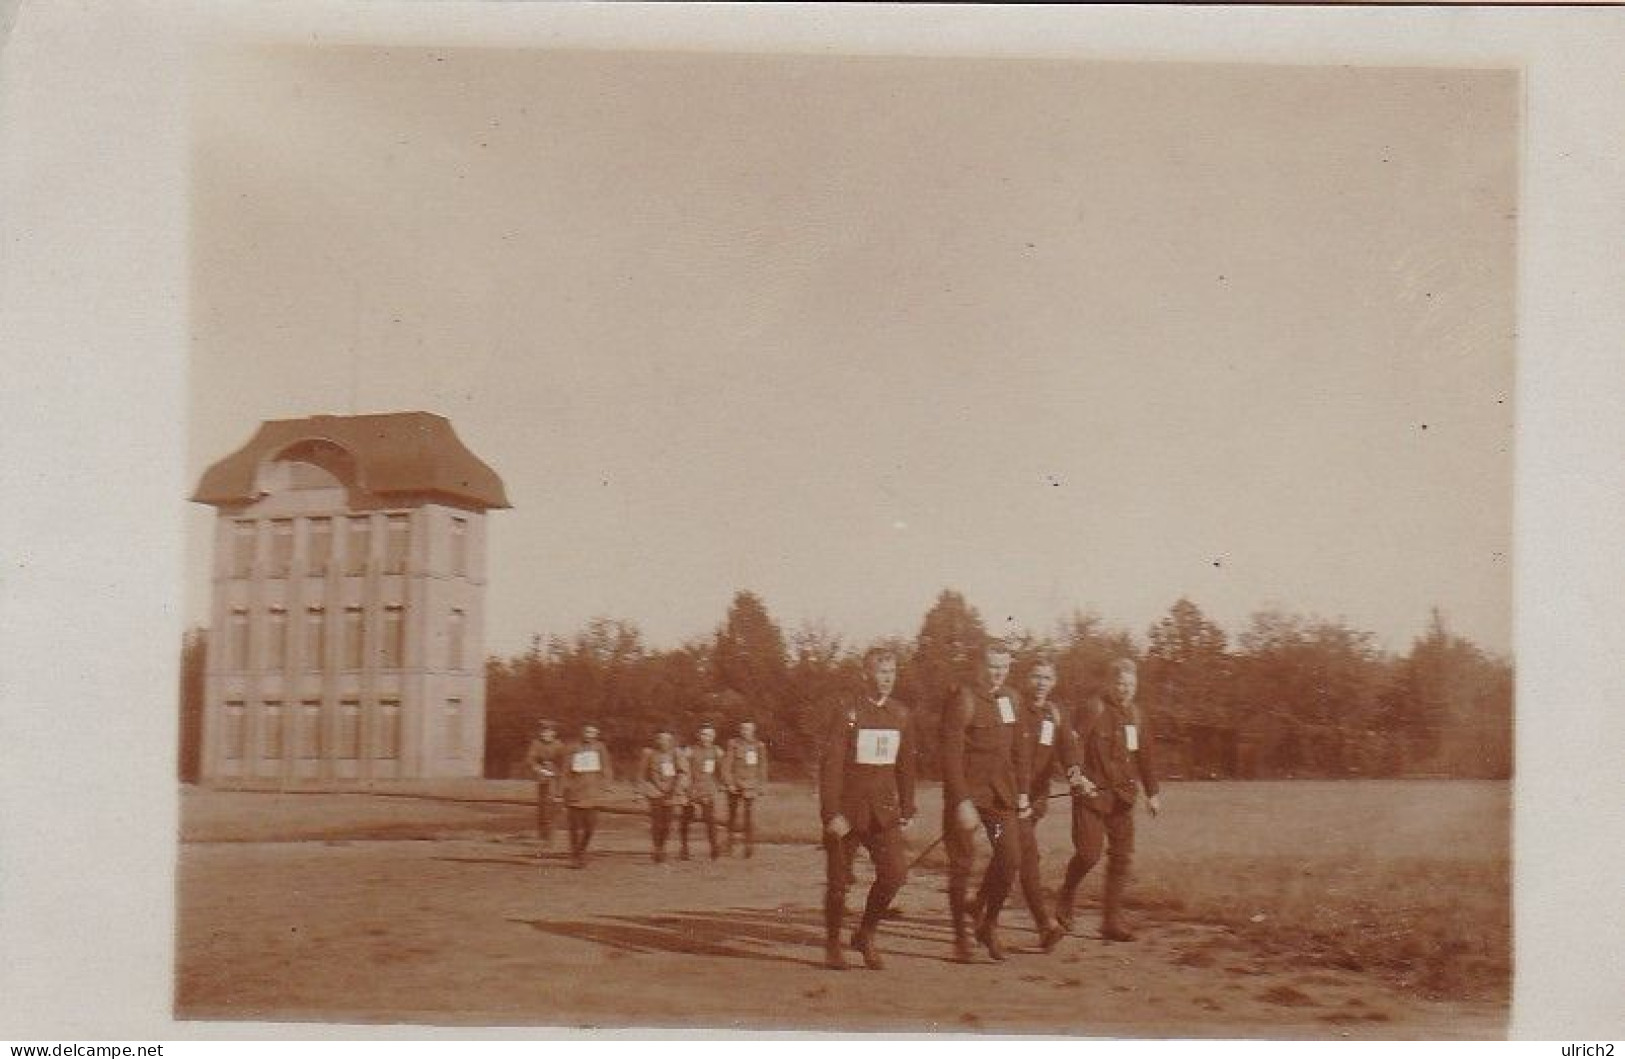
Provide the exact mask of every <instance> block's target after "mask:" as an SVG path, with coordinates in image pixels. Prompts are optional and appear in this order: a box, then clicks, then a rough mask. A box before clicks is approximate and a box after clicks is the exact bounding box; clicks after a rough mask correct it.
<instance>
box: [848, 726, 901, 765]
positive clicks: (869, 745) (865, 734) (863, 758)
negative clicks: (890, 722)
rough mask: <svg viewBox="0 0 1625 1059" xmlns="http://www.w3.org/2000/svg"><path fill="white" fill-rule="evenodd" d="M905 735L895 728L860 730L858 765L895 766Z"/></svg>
mask: <svg viewBox="0 0 1625 1059" xmlns="http://www.w3.org/2000/svg"><path fill="white" fill-rule="evenodd" d="M902 741H903V733H901V732H899V731H898V730H897V729H895V728H859V729H858V764H860V765H894V764H896V763H897V747H898V744H900V743H901V742H902Z"/></svg>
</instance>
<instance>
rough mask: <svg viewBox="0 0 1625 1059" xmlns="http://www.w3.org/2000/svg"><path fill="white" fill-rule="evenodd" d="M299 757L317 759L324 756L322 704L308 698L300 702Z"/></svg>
mask: <svg viewBox="0 0 1625 1059" xmlns="http://www.w3.org/2000/svg"><path fill="white" fill-rule="evenodd" d="M298 751H299V758H300V760H302V761H315V760H316V759H317V758H319V757H321V756H322V704H321V703H319V702H315V701H313V700H309V699H307V700H306V701H304V702H302V703H300V704H299V737H298Z"/></svg>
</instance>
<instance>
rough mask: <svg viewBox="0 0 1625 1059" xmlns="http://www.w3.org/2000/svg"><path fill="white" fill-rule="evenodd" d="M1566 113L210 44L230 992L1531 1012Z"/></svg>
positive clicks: (208, 893)
mask: <svg viewBox="0 0 1625 1059" xmlns="http://www.w3.org/2000/svg"><path fill="white" fill-rule="evenodd" d="M1518 91H1519V79H1518V75H1517V72H1516V71H1513V70H1504V69H1503V70H1496V69H1425V68H1422V69H1404V68H1368V67H1358V68H1357V67H1346V66H1345V67H1270V66H1260V65H1226V64H1173V63H1129V62H1123V63H1103V62H1064V61H1036V60H1035V61H1023V60H995V59H980V58H964V59H959V58H915V57H895V58H890V57H875V56H856V57H851V56H848V57H843V56H802V55H752V54H709V55H689V54H660V53H647V52H621V51H600V52H583V51H574V52H572V51H557V50H547V49H534V50H478V49H466V48H438V49H437V48H364V47H320V46H317V47H283V48H258V49H249V50H229V51H223V52H221V53H218V54H211V55H207V56H205V57H203V59H202V60H201V61H200V67H199V73H198V76H197V77H196V80H195V82H194V93H195V95H194V100H193V104H194V107H193V111H192V122H193V125H192V129H191V131H192V142H193V154H192V179H193V185H192V202H191V210H192V212H191V221H192V228H191V250H192V291H191V294H192V305H191V313H192V326H193V331H192V346H191V357H192V388H191V393H190V404H189V407H188V413H189V418H188V424H189V426H188V441H189V446H190V459H191V469H192V471H193V473H194V474H195V476H196V479H195V480H196V485H195V489H194V491H193V492H192V493H191V495H190V496H189V497H188V498H187V499H188V500H190V501H191V502H192V504H193V505H194V510H193V514H192V515H191V516H190V519H191V521H190V527H191V531H192V532H191V537H190V551H189V553H188V577H189V582H188V606H189V608H190V610H189V613H190V614H192V615H193V623H192V627H191V629H190V631H189V632H188V634H187V636H186V638H185V641H184V643H183V644H181V645H178V646H179V649H180V650H181V651H182V653H183V659H184V669H183V685H182V693H181V701H180V708H181V710H182V725H181V735H182V739H183V743H182V753H181V759H180V762H181V775H180V779H181V781H182V782H183V783H184V784H185V787H184V788H183V794H182V800H181V839H182V842H181V847H180V855H179V879H178V891H177V894H178V898H177V899H178V907H177V965H176V997H175V1005H176V1013H177V1015H178V1016H179V1017H182V1018H207V1019H272V1020H275V1019H294V1020H299V1021H312V1020H314V1021H323V1020H336V1021H363V1022H366V1021H397V1020H406V1021H416V1020H421V1021H427V1022H444V1021H449V1022H453V1023H464V1022H473V1023H481V1022H490V1021H498V1022H529V1021H534V1022H540V1023H547V1024H559V1025H566V1026H569V1025H577V1026H584V1025H605V1026H612V1025H623V1024H624V1025H639V1026H653V1027H659V1026H671V1027H692V1026H712V1027H725V1028H744V1029H797V1028H801V1029H821V1030H831V1029H841V1030H870V1031H876V1030H936V1031H963V1030H970V1031H997V1032H1039V1033H1063V1034H1081V1035H1107V1034H1113V1035H1125V1034H1126V1035H1136V1036H1140V1035H1170V1034H1172V1035H1182V1036H1225V1037H1233V1036H1352V1035H1358V1036H1381V1037H1384V1038H1387V1037H1437V1036H1470V1037H1495V1036H1501V1035H1504V1032H1505V1021H1506V1014H1507V1004H1508V996H1509V993H1508V991H1509V983H1510V973H1511V932H1510V922H1511V882H1510V809H1509V788H1508V781H1509V779H1510V777H1511V775H1512V769H1513V760H1512V733H1513V717H1514V708H1513V707H1514V704H1513V659H1512V654H1511V564H1510V560H1509V552H1510V537H1511V514H1512V507H1511V500H1512V492H1511V485H1512V477H1511V469H1512V455H1511V443H1512V437H1513V435H1512V424H1513V407H1514V398H1515V393H1514V388H1513V374H1512V366H1513V359H1512V351H1513V341H1514V329H1515V312H1514V309H1515V304H1514V290H1515V287H1514V281H1515V269H1514V260H1515V256H1514V255H1515V233H1516V220H1517V162H1518V150H1517V147H1518V133H1519V106H1518ZM839 971H846V972H848V973H846V974H836V973H831V972H839ZM540 980H546V981H547V982H548V983H549V984H548V986H547V988H545V989H542V988H539V987H538V984H537V983H538V981H540ZM1000 990H1007V991H1008V999H1006V1000H1003V1001H1000V1002H992V1001H991V1000H990V992H996V991H1000Z"/></svg>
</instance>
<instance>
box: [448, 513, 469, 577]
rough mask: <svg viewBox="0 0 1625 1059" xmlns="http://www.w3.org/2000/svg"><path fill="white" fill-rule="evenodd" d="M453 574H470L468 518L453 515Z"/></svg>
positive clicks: (457, 575) (464, 575)
mask: <svg viewBox="0 0 1625 1059" xmlns="http://www.w3.org/2000/svg"><path fill="white" fill-rule="evenodd" d="M451 575H452V576H453V577H467V576H468V519H466V518H462V517H461V516H458V515H453V516H452V517H451Z"/></svg>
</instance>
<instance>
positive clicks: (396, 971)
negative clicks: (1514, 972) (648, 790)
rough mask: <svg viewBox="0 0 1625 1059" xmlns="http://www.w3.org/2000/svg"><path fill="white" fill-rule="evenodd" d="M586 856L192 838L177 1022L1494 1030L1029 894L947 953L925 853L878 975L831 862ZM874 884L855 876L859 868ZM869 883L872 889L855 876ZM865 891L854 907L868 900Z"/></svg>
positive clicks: (1367, 984) (1495, 1011)
mask: <svg viewBox="0 0 1625 1059" xmlns="http://www.w3.org/2000/svg"><path fill="white" fill-rule="evenodd" d="M599 844H600V847H601V850H600V852H599V854H598V856H597V857H596V858H595V859H594V861H593V862H592V864H591V865H589V867H588V868H586V869H585V870H582V871H575V870H571V869H569V868H568V867H567V866H566V865H565V864H564V863H563V861H562V860H559V859H552V858H550V859H543V860H539V859H538V858H537V856H536V854H535V852H534V850H535V846H534V843H533V842H532V841H530V840H528V839H521V838H516V837H511V836H486V837H480V836H473V835H470V836H467V837H458V838H451V839H441V840H425V841H345V840H339V841H292V842H230V843H207V842H189V843H186V844H184V845H183V847H182V852H181V865H180V912H181V915H180V926H179V955H178V970H177V1004H176V1013H177V1016H178V1017H181V1018H201V1019H228V1020H229V1019H268V1020H295V1021H306V1020H312V1021H346V1022H418V1023H434V1024H446V1025H458V1024H464V1025H466V1024H482V1025H556V1026H622V1025H641V1026H651V1027H654V1026H666V1027H679V1026H708V1027H722V1028H737V1029H772V1028H801V1029H810V1030H877V1031H878V1030H921V1031H936V1032H956V1031H987V1032H993V1031H998V1032H1028V1033H1034V1032H1047V1033H1063V1034H1082V1035H1090V1036H1252V1037H1257V1036H1268V1037H1316V1038H1321V1037H1344V1036H1352V1037H1382V1038H1396V1037H1404V1038H1439V1037H1488V1038H1496V1037H1501V1036H1504V1034H1505V1026H1504V1012H1503V1011H1502V1009H1499V1008H1497V1007H1494V1006H1490V1005H1478V1006H1475V1005H1464V1004H1444V1003H1432V1002H1427V1001H1423V1000H1420V999H1416V998H1412V997H1409V996H1404V995H1400V994H1397V993H1396V992H1394V991H1393V990H1392V989H1391V988H1390V987H1388V986H1387V985H1386V983H1384V982H1382V981H1381V980H1378V979H1374V978H1372V977H1370V976H1366V975H1362V974H1358V973H1354V972H1332V971H1324V970H1309V971H1304V970H1297V969H1293V968H1290V967H1281V966H1272V965H1269V964H1268V963H1266V962H1265V961H1263V960H1262V959H1260V958H1259V957H1257V956H1256V955H1253V954H1249V953H1248V952H1247V951H1246V950H1245V949H1244V948H1242V947H1241V946H1240V945H1239V944H1238V943H1236V942H1235V941H1234V940H1233V938H1232V936H1231V935H1230V934H1229V933H1228V932H1227V931H1226V930H1225V929H1224V928H1221V927H1214V926H1210V925H1205V924H1199V923H1179V922H1145V923H1143V929H1142V932H1141V939H1140V940H1139V941H1138V942H1136V943H1134V944H1130V945H1107V944H1104V943H1102V942H1100V941H1099V940H1097V939H1096V938H1095V937H1094V936H1093V926H1094V923H1093V918H1092V916H1090V915H1089V914H1088V913H1087V912H1086V913H1085V914H1084V915H1083V916H1080V934H1079V935H1078V936H1075V937H1073V938H1070V939H1068V940H1067V941H1065V942H1063V943H1062V945H1061V947H1060V948H1059V949H1057V950H1056V951H1055V952H1054V953H1051V954H1048V955H1045V954H1043V953H1041V952H1039V951H1038V950H1037V949H1036V947H1035V940H1036V939H1035V936H1034V934H1033V932H1032V930H1031V924H1030V921H1029V919H1028V917H1027V914H1026V911H1025V909H1022V908H1019V907H1018V908H1016V909H1014V910H1013V911H1012V912H1010V913H1008V914H1007V916H1006V923H1007V924H1008V926H1007V928H1006V931H1005V933H1006V936H1007V944H1008V945H1009V947H1011V948H1012V949H1014V950H1016V951H1014V952H1013V953H1012V956H1011V958H1010V959H1009V960H1008V961H1007V962H1005V963H1003V964H994V963H991V962H983V963H980V964H978V965H976V966H972V967H965V966H961V965H957V964H954V963H951V962H949V961H948V959H947V956H948V953H949V937H948V933H947V926H946V923H945V918H946V917H945V914H944V911H943V909H944V906H945V900H944V897H943V895H942V885H943V879H942V876H941V875H940V873H937V872H934V871H921V872H918V873H917V874H916V875H915V876H914V877H913V878H912V879H911V881H910V883H909V886H908V887H907V888H906V889H905V890H904V892H903V894H902V896H901V898H900V901H899V903H900V905H901V906H902V907H903V913H904V914H903V916H902V918H900V919H897V920H892V921H888V923H887V925H886V927H885V928H884V930H883V933H882V950H883V952H884V953H885V955H886V957H887V960H888V964H889V965H888V968H887V969H886V970H885V971H883V972H871V971H866V970H863V969H862V968H861V967H857V968H854V969H853V970H849V971H847V972H845V973H835V972H830V971H826V970H824V969H822V968H821V967H820V966H819V961H820V958H821V955H822V928H821V918H820V913H819V911H818V909H819V907H820V906H819V901H820V887H821V875H820V873H821V870H822V861H821V858H820V855H819V854H818V852H817V851H816V850H814V849H812V848H809V847H801V846H764V847H760V848H759V849H758V851H757V855H756V857H755V858H754V859H753V860H750V861H746V860H742V859H731V860H728V859H725V860H722V861H719V862H715V863H712V862H710V861H708V860H701V859H697V860H693V861H689V862H682V863H668V864H665V865H656V864H653V863H651V861H650V859H649V857H648V855H647V852H646V847H645V844H644V832H643V831H642V830H641V829H640V828H638V827H637V826H636V821H633V820H629V819H619V820H610V821H608V822H607V826H606V827H605V828H604V829H603V830H602V831H601V833H600V843H599ZM864 884H865V885H866V880H865V881H864ZM859 892H861V891H859ZM859 892H855V894H854V899H853V901H852V906H853V907H854V908H856V906H857V904H858V893H859Z"/></svg>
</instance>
